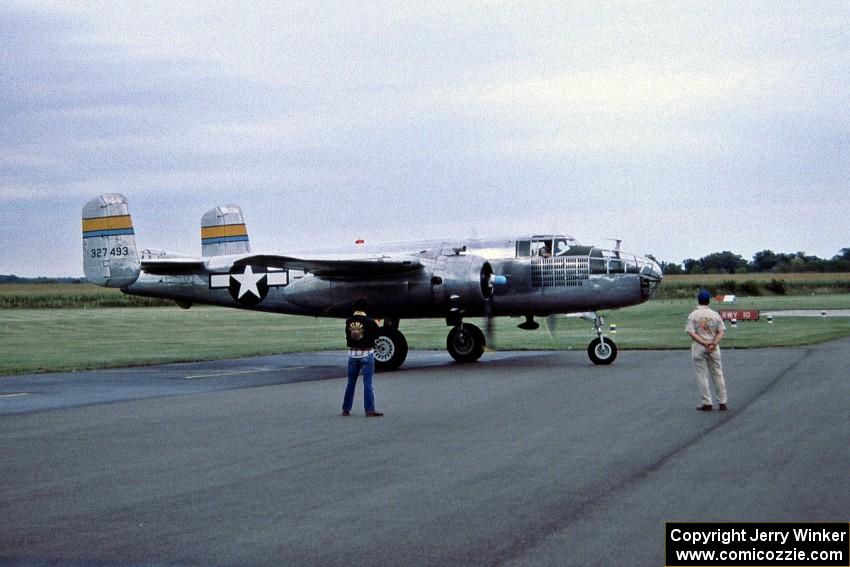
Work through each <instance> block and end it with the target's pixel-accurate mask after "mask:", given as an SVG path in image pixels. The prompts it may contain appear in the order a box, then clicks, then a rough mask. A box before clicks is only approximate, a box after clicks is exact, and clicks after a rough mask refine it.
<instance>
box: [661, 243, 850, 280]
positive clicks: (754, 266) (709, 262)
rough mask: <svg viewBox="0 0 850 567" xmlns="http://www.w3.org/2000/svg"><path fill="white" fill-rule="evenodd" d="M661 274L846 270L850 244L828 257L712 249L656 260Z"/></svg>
mask: <svg viewBox="0 0 850 567" xmlns="http://www.w3.org/2000/svg"><path fill="white" fill-rule="evenodd" d="M659 263H660V264H661V269H662V271H663V272H664V273H665V274H670V275H675V274H748V273H770V274H790V273H800V272H850V248H842V249H841V251H840V252H839V253H838V254H836V255H835V256H833V257H832V258H830V259H828V260H827V259H825V258H818V257H817V256H811V255H809V254H806V253H805V252H793V253H790V254H786V253H782V252H779V253H777V252H773V251H772V250H762V251H761V252H756V253H755V254H754V255H753V259H752V260H751V261H747V260H746V259H744V258H743V257H742V256H741V255H740V254H735V253H733V252H729V251H728V250H726V251H723V252H714V253H713V254H709V255H708V256H703V257H702V258H699V259H693V258H688V259H687V260H684V261H683V262H682V263H681V264H676V263H674V262H659Z"/></svg>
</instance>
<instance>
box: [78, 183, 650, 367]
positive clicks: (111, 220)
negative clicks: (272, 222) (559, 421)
mask: <svg viewBox="0 0 850 567" xmlns="http://www.w3.org/2000/svg"><path fill="white" fill-rule="evenodd" d="M82 216H83V223H82V224H83V226H82V230H83V254H84V261H83V264H84V268H85V275H86V278H87V279H88V280H89V281H91V282H93V283H95V284H98V285H101V286H106V287H114V288H121V290H122V291H123V292H124V293H128V294H133V295H142V296H149V297H161V298H167V299H173V300H174V301H175V302H176V303H177V304H178V305H179V306H181V307H184V308H189V307H190V306H191V305H192V304H193V303H201V304H210V305H221V306H225V307H236V308H241V309H253V310H258V311H270V312H275V313H289V314H294V315H310V316H315V317H339V318H344V317H347V316H348V315H350V312H351V305H352V303H353V301H354V299H355V298H357V297H364V298H366V299H367V300H368V302H369V311H370V315H371V316H373V317H376V318H378V319H383V325H382V327H381V333H380V338H379V339H378V340H377V342H376V344H375V361H376V365H377V367H378V369H380V370H391V369H395V368H398V367H399V366H401V364H402V363H403V362H404V360H405V358H406V357H407V348H408V347H407V340H406V339H405V337H404V335H403V334H402V333H401V331H399V322H400V321H401V320H402V319H421V318H440V319H445V321H446V324H447V325H448V326H449V327H450V330H449V333H448V337H447V340H446V347H447V349H448V352H449V354H451V356H452V357H453V358H454V359H455V360H457V361H459V362H473V361H476V360H478V359H479V358H480V357H481V355H482V354H483V353H484V349H485V346H486V344H487V335H485V333H484V332H483V331H482V330H481V329H480V328H478V327H477V326H475V325H473V324H471V323H468V322H465V321H464V319H468V318H474V317H484V318H486V319H487V321H488V322H489V321H492V318H493V317H499V316H520V317H524V318H525V321H524V322H523V323H521V324H520V325H519V327H520V328H522V329H529V330H531V329H536V328H538V327H539V324H538V323H537V322H536V321H535V320H534V318H535V317H548V316H552V315H557V314H567V313H590V314H591V317H592V319H593V321H594V327H595V330H596V334H597V338H595V339H593V341H591V343H590V345H589V346H588V349H587V351H588V355H589V357H590V359H591V360H592V361H593V362H594V363H595V364H610V363H611V362H613V361H614V359H615V358H616V356H617V346H616V344H615V343H614V342H613V341H612V340H611V339H610V338H606V337H605V336H604V333H603V323H602V319H601V318H600V317H599V316H598V314H597V311H599V310H602V309H616V308H620V307H627V306H630V305H637V304H639V303H643V302H644V301H646V300H647V299H649V297H650V295H652V293H653V291H654V290H655V288H656V287H657V286H658V285H659V283H660V282H661V270H660V268H659V266H658V264H657V263H656V262H655V261H653V260H651V259H649V258H643V257H640V256H634V255H630V254H626V253H624V252H621V251H620V250H619V242H617V244H616V246H615V247H614V249H613V250H607V249H603V248H598V247H595V246H582V245H580V244H578V242H576V241H575V240H574V239H573V238H572V237H569V236H563V235H558V234H546V235H529V236H527V237H519V238H506V239H503V240H480V239H471V240H466V241H429V242H416V243H405V244H392V245H382V246H374V247H373V246H366V245H365V244H356V245H355V246H354V247H353V249H352V251H351V252H350V253H348V252H346V253H340V252H335V253H333V254H330V253H313V254H307V255H297V256H294V255H280V254H264V253H252V252H251V246H250V243H249V240H248V232H247V230H246V228H245V221H244V219H243V217H242V211H241V209H240V208H239V207H237V206H235V205H225V206H219V207H216V208H214V209H211V210H210V211H208V212H207V213H206V214H204V215H203V217H202V219H201V257H192V256H185V255H181V254H176V253H173V252H167V251H164V250H153V249H145V250H137V248H136V243H135V233H134V230H133V222H132V219H131V217H130V211H129V208H128V205H127V199H126V198H125V197H124V196H123V195H119V194H105V195H101V196H99V197H97V198H95V199H93V200H91V201H89V202H88V203H86V205H85V206H84V207H83V215H82ZM485 327H487V328H489V327H490V325H489V323H488V325H486V326H485Z"/></svg>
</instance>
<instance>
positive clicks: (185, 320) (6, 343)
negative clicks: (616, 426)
mask: <svg viewBox="0 0 850 567" xmlns="http://www.w3.org/2000/svg"><path fill="white" fill-rule="evenodd" d="M715 307H717V306H715ZM735 307H736V308H738V309H761V310H766V309H792V308H793V309H816V310H820V309H850V294H837V295H814V296H811V295H809V296H770V297H754V298H742V299H741V300H740V301H739V302H738V304H737V305H736V306H735ZM692 308H693V300H690V299H688V300H678V299H677V300H653V301H650V302H648V303H645V304H643V305H640V306H637V307H631V308H628V309H622V310H617V311H611V312H607V313H603V315H604V316H605V319H606V328H607V326H608V325H610V324H611V323H614V324H616V325H617V333H616V334H615V335H612V338H614V339H615V341H616V342H617V344H618V346H619V347H620V348H621V349H675V348H686V347H687V346H688V345H689V339H688V338H687V336H686V335H685V333H684V324H685V318H686V317H687V314H688V313H689V312H690V310H691V309H692ZM557 321H558V325H557V331H556V333H555V334H554V338H553V336H551V335H550V334H549V332H547V330H546V325H541V329H540V330H537V331H522V330H520V329H517V328H516V325H517V324H518V323H519V322H521V320H520V319H513V318H500V319H497V320H496V325H495V335H496V339H497V341H496V347H497V348H499V349H504V350H514V349H526V350H529V349H530V350H538V349H539V350H548V349H579V350H582V351H583V350H584V349H585V348H586V347H587V344H588V343H589V342H590V340H591V339H592V338H593V337H594V334H593V330H592V326H591V324H590V323H589V322H587V321H584V320H581V319H575V318H558V320H557ZM469 322H472V323H476V324H481V322H480V321H475V320H470V321H469ZM401 330H402V331H403V332H404V333H405V335H406V337H407V339H408V342H409V344H410V347H411V348H412V349H438V350H444V349H445V340H446V333H447V331H448V329H447V327H446V326H445V323H444V322H443V321H441V320H423V321H415V320H405V321H402V324H401ZM843 336H850V318H821V317H812V318H779V317H777V318H776V319H775V320H774V323H772V324H768V323H767V322H765V321H761V322H749V323H741V324H739V325H738V327H737V329H732V328H731V327H730V328H729V330H728V332H727V339H726V340H725V341H724V346H725V347H726V348H752V347H763V346H787V345H799V344H811V343H816V342H821V341H826V340H830V339H833V338H837V337H843ZM343 341H344V338H343V332H342V325H341V324H340V322H339V321H338V320H333V319H314V318H309V317H295V316H287V315H274V314H268V313H254V312H249V311H238V310H234V309H223V308H215V307H193V308H192V309H190V310H183V309H179V308H178V307H176V306H170V307H150V308H100V309H69V308H57V309H23V308H21V309H0V375H8V374H21V373H32V372H46V371H58V370H82V369H88V368H101V367H120V366H129V365H140V364H156V363H163V362H176V361H191V360H208V359H215V358H234V357H242V356H251V355H259V354H274V353H283V352H299V351H319V350H339V349H342V348H343Z"/></svg>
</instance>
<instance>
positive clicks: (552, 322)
mask: <svg viewBox="0 0 850 567" xmlns="http://www.w3.org/2000/svg"><path fill="white" fill-rule="evenodd" d="M558 320H559V318H558V316H557V315H549V316H548V317H546V330H548V331H549V336H550V337H552V339H555V340H557V338H558V336H557V335H558Z"/></svg>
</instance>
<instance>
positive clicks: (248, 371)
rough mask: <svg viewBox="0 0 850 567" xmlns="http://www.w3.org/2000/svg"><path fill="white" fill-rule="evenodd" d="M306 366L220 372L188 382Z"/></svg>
mask: <svg viewBox="0 0 850 567" xmlns="http://www.w3.org/2000/svg"><path fill="white" fill-rule="evenodd" d="M301 368H305V367H304V366H287V367H284V368H261V369H259V370H238V371H234V372H218V373H216V374H197V375H195V376H186V377H185V378H186V380H200V379H201V378H219V377H222V376H242V375H245V374H260V373H262V372H285V371H287V370H299V369H301Z"/></svg>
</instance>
